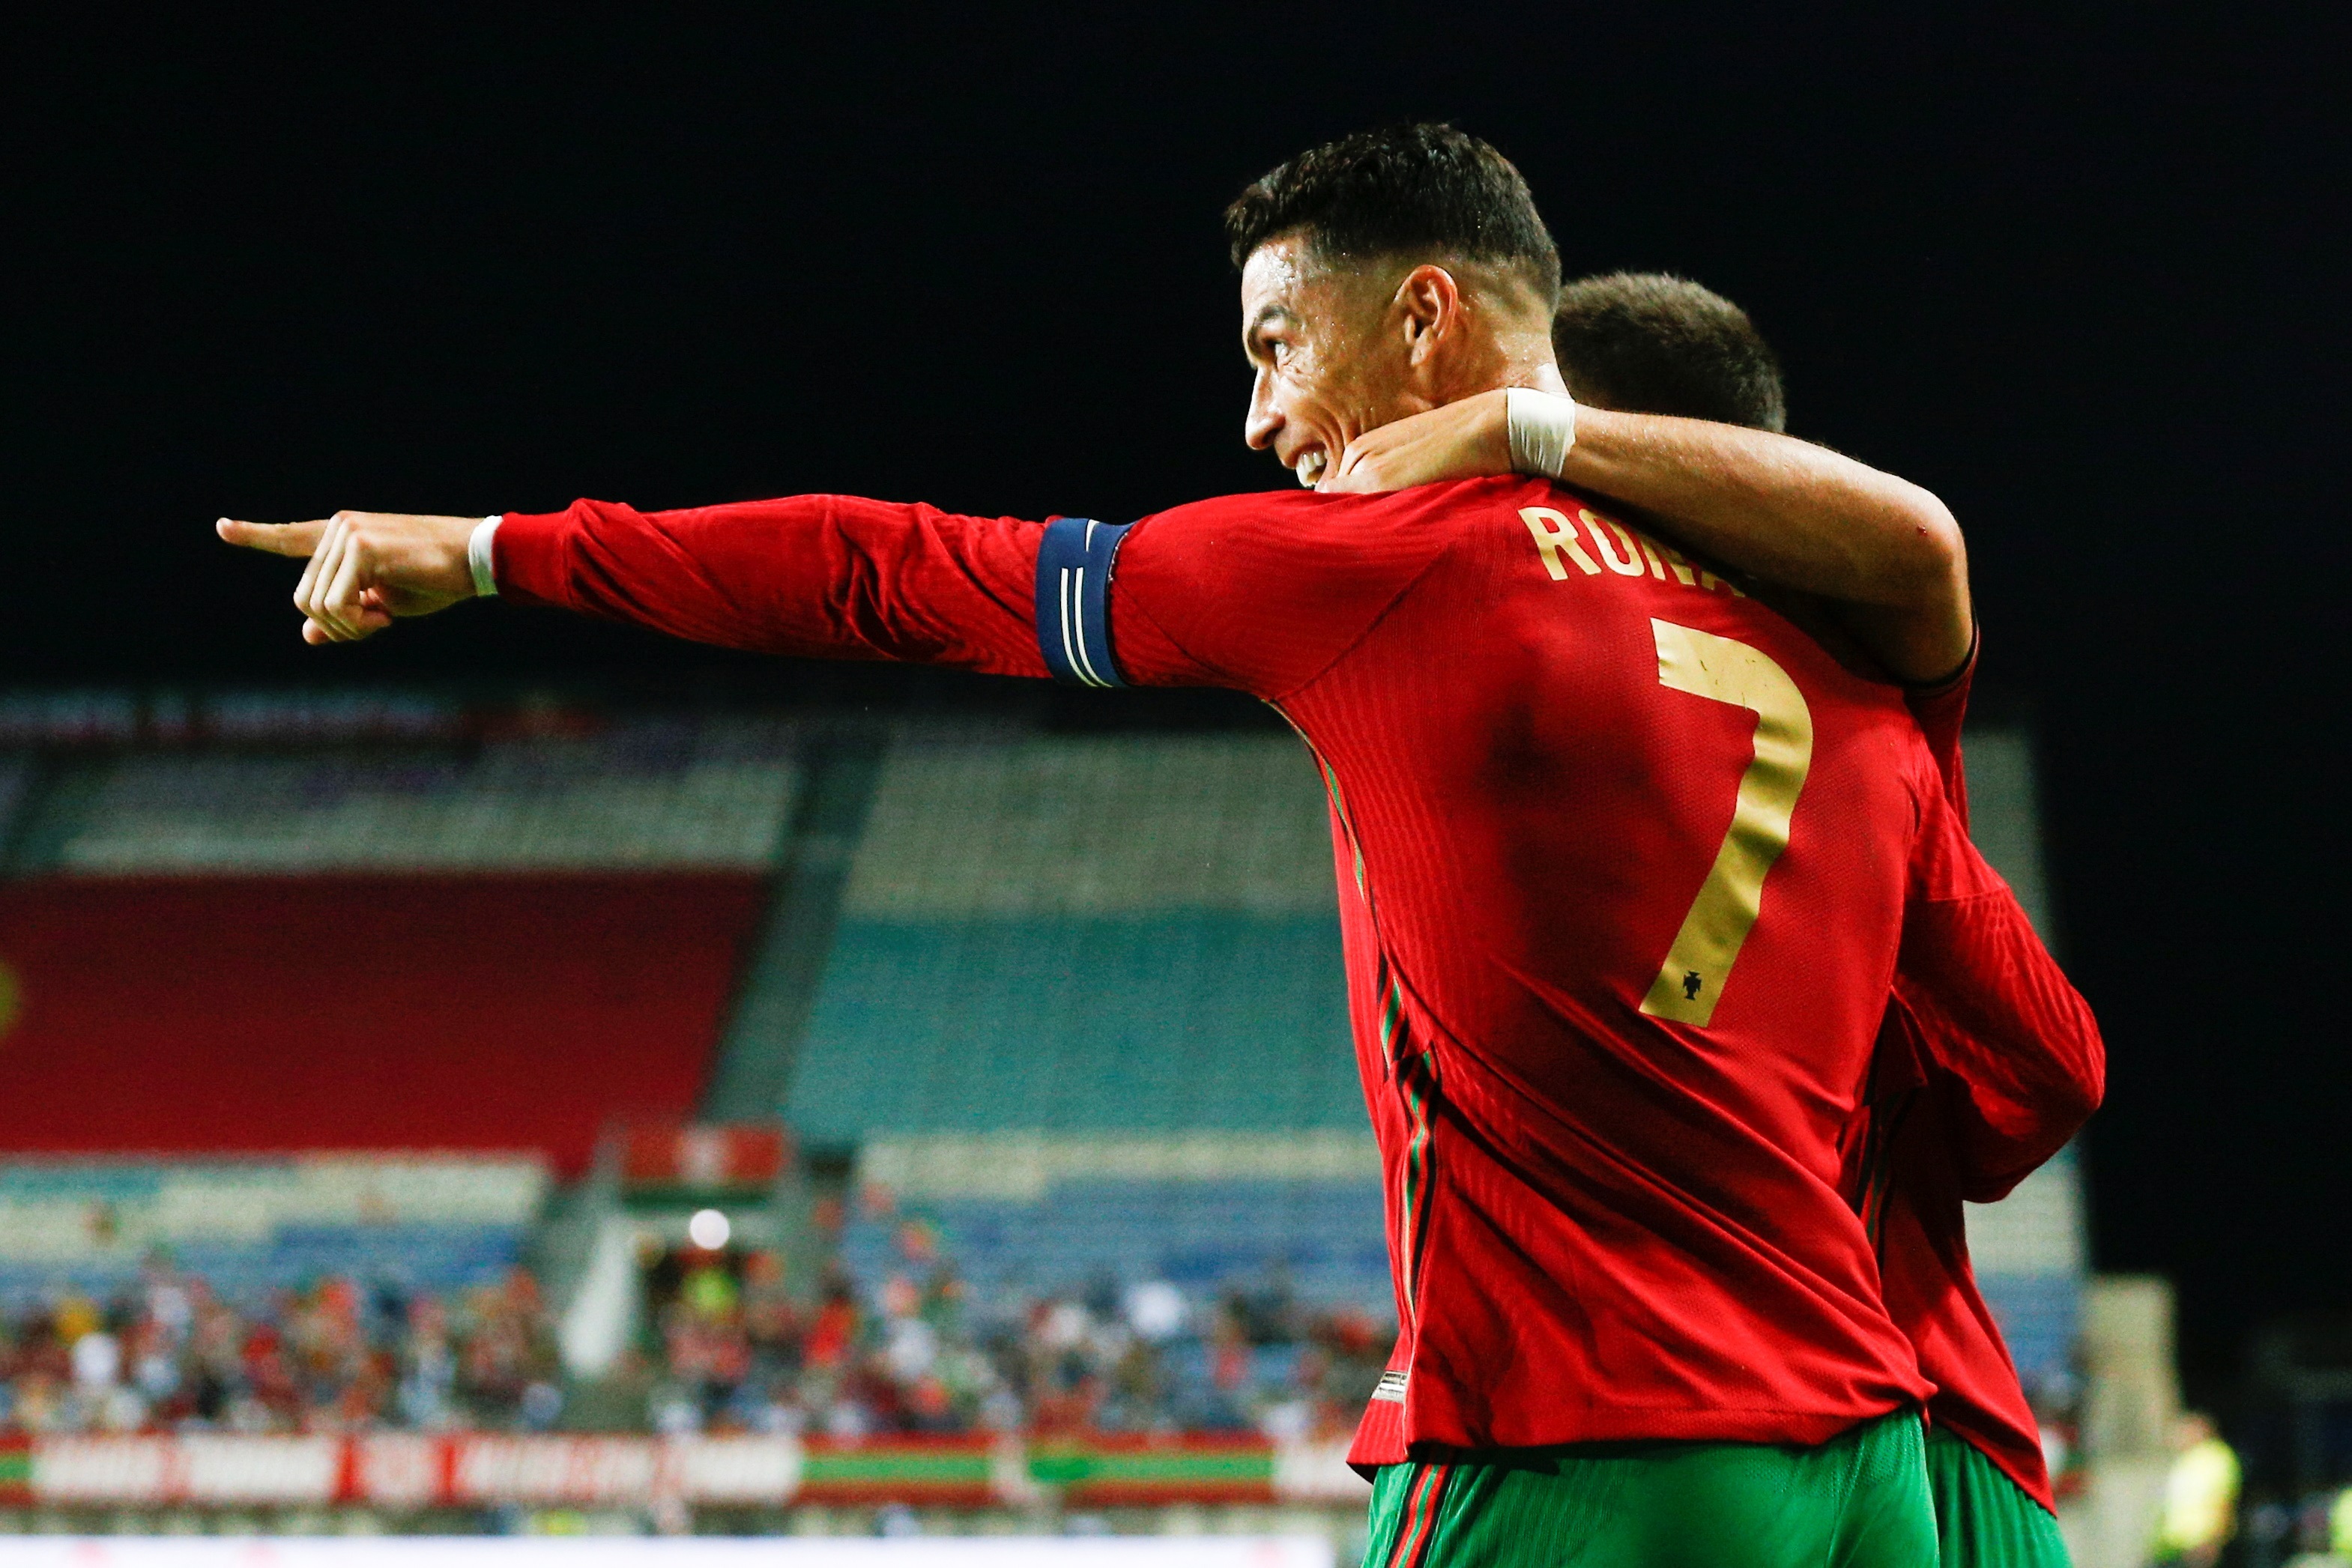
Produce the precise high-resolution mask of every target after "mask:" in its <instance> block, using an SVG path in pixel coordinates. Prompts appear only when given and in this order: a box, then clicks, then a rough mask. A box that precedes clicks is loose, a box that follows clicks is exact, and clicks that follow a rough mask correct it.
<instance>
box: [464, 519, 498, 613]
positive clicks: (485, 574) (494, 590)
mask: <svg viewBox="0 0 2352 1568" xmlns="http://www.w3.org/2000/svg"><path fill="white" fill-rule="evenodd" d="M505 516H506V514H505V513H504V512H500V513H499V515H498V516H497V517H484V518H483V519H482V520H481V521H480V522H478V523H476V524H475V525H474V531H473V532H472V533H471V534H468V535H467V537H466V565H467V567H469V568H471V569H472V570H473V573H474V596H475V597H476V598H478V599H496V598H497V597H498V596H499V579H498V574H497V572H495V571H493V570H491V561H490V540H491V539H492V538H495V537H496V536H497V534H498V531H499V521H500V520H501V519H502V518H504V517H505Z"/></svg>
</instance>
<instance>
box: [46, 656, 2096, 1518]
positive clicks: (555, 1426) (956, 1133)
mask: <svg viewBox="0 0 2352 1568" xmlns="http://www.w3.org/2000/svg"><path fill="white" fill-rule="evenodd" d="M321 735H324V736H328V737H332V743H331V744H330V743H326V742H324V741H321V740H320V738H319V737H320V736H321ZM43 737H47V738H46V739H44V738H43ZM61 737H62V738H61ZM28 739H29V740H30V741H33V742H37V743H38V744H40V746H41V747H42V749H41V750H40V751H39V752H38V754H37V755H36V754H33V753H27V752H20V753H17V754H16V755H14V756H7V757H0V822H6V823H8V824H9V826H8V830H7V832H6V835H5V846H6V862H7V867H8V872H9V874H8V875H7V877H6V879H5V880H4V881H0V1035H5V1050H0V1149H5V1150H6V1151H7V1155H8V1161H7V1163H6V1164H0V1525H5V1521H6V1519H7V1517H8V1510H9V1508H10V1507H11V1506H12V1500H15V1504H23V1505H26V1506H29V1504H26V1503H25V1500H26V1499H38V1500H41V1505H42V1506H57V1507H65V1508H70V1507H77V1506H82V1505H84V1504H89V1505H97V1504H101V1503H108V1504H110V1503H116V1502H121V1501H123V1500H132V1501H136V1502H138V1503H140V1504H141V1505H142V1506H148V1505H152V1506H165V1505H173V1506H177V1505H179V1504H183V1503H197V1504H202V1505H204V1506H215V1505H219V1504H224V1503H226V1502H234V1501H240V1500H241V1501H242V1502H244V1503H247V1504H253V1505H256V1506H258V1505H260V1504H261V1503H263V1502H267V1501H269V1500H275V1502H276V1503H277V1504H278V1505H282V1506H292V1505H293V1504H295V1503H298V1502H299V1503H301V1504H304V1505H306V1506H308V1505H317V1506H327V1505H330V1504H332V1505H336V1506H361V1505H366V1506H385V1507H400V1508H410V1507H428V1506H429V1507H434V1508H446V1509H464V1508H472V1507H491V1506H497V1507H506V1506H511V1505H517V1504H527V1505H530V1506H542V1505H544V1506H556V1505H559V1504H562V1505H576V1506H592V1505H593V1506H604V1505H611V1506H616V1507H623V1506H625V1507H627V1508H631V1509H646V1508H652V1507H657V1506H662V1505H663V1504H662V1500H663V1499H665V1498H667V1499H670V1500H676V1499H678V1498H681V1497H683V1498H688V1499H691V1500H694V1501H695V1502H696V1504H697V1506H702V1505H705V1504H708V1505H710V1506H723V1507H738V1506H740V1507H757V1508H763V1509H773V1508H782V1507H786V1506H793V1507H798V1506H802V1505H803V1504H811V1503H820V1504H824V1505H825V1506H835V1505H843V1506H851V1507H874V1506H881V1505H886V1504H897V1503H907V1502H923V1501H928V1502H930V1503H934V1504H939V1505H941V1506H953V1507H958V1508H1030V1507H1034V1506H1037V1505H1038V1502H1039V1500H1040V1499H1045V1498H1054V1499H1059V1500H1062V1501H1064V1502H1065V1503H1066V1505H1068V1506H1071V1507H1077V1506H1081V1505H1083V1506H1105V1507H1109V1506H1126V1505H1130V1504H1140V1503H1147V1502H1154V1501H1159V1502H1168V1501H1183V1502H1187V1503H1201V1504H1206V1503H1218V1502H1234V1503H1253V1504H1265V1503H1269V1502H1272V1501H1275V1500H1278V1499H1288V1500H1308V1501H1312V1502H1314V1503H1315V1504H1316V1506H1335V1507H1338V1508H1339V1509H1341V1510H1342V1511H1344V1512H1345V1514H1346V1516H1347V1517H1348V1518H1349V1519H1350V1520H1353V1519H1355V1518H1356V1517H1357V1512H1356V1511H1357V1510H1358V1509H1359V1508H1360V1482H1359V1481H1358V1480H1356V1479H1354V1478H1353V1477H1352V1476H1350V1475H1349V1473H1348V1472H1347V1471H1346V1470H1345V1469H1344V1468H1343V1467H1342V1466H1341V1465H1340V1464H1339V1453H1340V1452H1341V1450H1342V1448H1344V1441H1345V1436H1346V1433H1347V1431H1348V1429H1349V1427H1350V1426H1351V1425H1352V1423H1353V1421H1354V1419H1355V1416H1356V1415H1357V1414H1358V1412H1359V1411H1360V1408H1361V1406H1362V1401H1363V1399H1364V1398H1365V1397H1366V1396H1367V1395H1368V1394H1369V1392H1370V1388H1371V1386H1372V1383H1373V1381H1374V1379H1376V1377H1377V1375H1378V1374H1379V1370H1380V1368H1381V1364H1382V1362H1383V1360H1384V1358H1385V1356H1386V1354H1387V1352H1388V1349H1389V1346H1390V1344H1391V1340H1392V1336H1393V1333H1394V1321H1393V1320H1394V1303H1393V1296H1392V1292H1391V1286H1390V1281H1389V1276H1388V1267H1387V1260H1386V1253H1385V1247H1384V1243H1383V1228H1382V1220H1381V1183H1380V1175H1379V1166H1378V1161H1377V1158H1376V1155H1375V1152H1374V1150H1373V1147H1372V1145H1371V1143H1370V1137H1369V1134H1368V1131H1367V1129H1366V1125H1365V1119H1364V1112H1363V1107H1362V1102H1361V1092H1360V1088H1359V1086H1358V1084H1357V1082H1356V1073H1355V1065H1354V1060H1353V1054H1352V1051H1351V1049H1350V1045H1349V1034H1348V1025H1347V1011H1346V996H1345V991H1344V979H1343V974H1342V969H1341V965H1340V956H1339V931H1338V919H1337V911H1336V908H1335V891H1334V877H1333V874H1332V849H1331V840H1330V832H1329V827H1328V818H1327V814H1326V810H1325V805H1324V800H1323V797H1322V794H1321V790H1320V788H1319V784H1318V779H1317V778H1316V775H1315V772H1314V769H1313V767H1312V765H1311V762H1310V761H1309V759H1308V758H1307V757H1306V755H1305V754H1304V752H1303V750H1302V748H1301V747H1300V746H1299V745H1298V743H1297V741H1296V739H1294V738H1293V737H1289V736H1288V735H1286V734H1281V733H1276V732H1267V733H1235V732H1224V731H1219V732H1202V733H1177V734H1171V733H1124V734H1116V735H1053V734H1044V733H1040V732H1038V731H1037V730H1035V729H1034V728H1029V727H1020V726H1016V725H1011V724H1006V725H1000V726H998V727H993V728H989V727H978V726H973V725H969V724H961V723H942V722H938V721H911V720H908V721H899V722H895V723H893V722H889V721H885V720H877V719H874V718H872V717H871V716H865V715H852V714H846V713H832V714H824V715H818V716H814V718H810V717H803V718H802V719H799V720H795V721H790V722H787V721H782V720H774V719H739V718H724V717H719V718H714V717H700V718H694V719H685V718H668V719H660V720H650V721H647V720H638V721H628V722H620V723H614V722H607V721H605V720H603V719H601V718H599V717H598V716H595V715H593V714H586V713H576V712H554V713H550V714H542V715H539V716H530V715H529V714H520V715H519V714H517V713H516V712H513V711H508V712H505V713H488V714H485V713H484V712H481V711H478V710H474V709H469V708H467V707H466V706H464V705H462V704H457V703H454V702H447V701H439V700H434V701H427V700H423V699H417V700H407V699H394V698H390V697H386V698H381V699H371V700H370V701H368V702H364V703H361V702H343V703H331V702H325V701H324V700H323V699H321V701H320V703H318V704H313V705H310V706H301V705H292V706H289V704H288V703H286V702H282V701H281V702H278V703H276V704H274V705H273V704H271V703H265V702H259V701H253V702H247V701H243V700H240V699H236V698H234V697H226V698H222V697H216V698H212V699H207V700H206V701H205V703H203V704H191V705H176V704H175V701H173V700H166V699H163V698H158V697H154V696H148V697H142V698H139V699H136V700H130V699H125V700H120V701H117V700H112V699H105V698H102V697H101V696H100V695H80V696H77V697H74V698H72V699H71V700H67V699H65V698H57V699H47V700H44V701H43V702H37V703H32V702H18V701H14V700H11V699H0V741H9V740H14V741H17V742H20V743H22V742H26V741H27V740H28ZM1969 758H1970V765H1971V773H1972V777H1973V779H1974V781H1975V789H1974V795H1975V817H1976V821H1977V824H1978V832H1979V840H1980V841H1982V842H1984V843H1985V845H1986V847H1987V851H1988V853H1989V855H1990V857H1991V858H1992V859H1993V860H1994V861H1995V862H1996V864H1999V865H2000V867H2001V868H2002V869H2003V871H2004V872H2005V873H2007V874H2008V875H2009V876H2010V877H2011V881H2012V882H2013V883H2015V884H2016V885H2017V886H2018V888H2019V890H2020V893H2021V895H2022V896H2023V898H2024V901H2025V903H2026V904H2027V907H2028V909H2029V911H2030V912H2031V913H2032V915H2033V917H2034V918H2035V920H2036V921H2037V923H2040V924H2042V926H2043V929H2044V930H2045V931H2047V930H2048V929H2049V920H2050V912H2049V907H2048V899H2047V896H2046V893H2045V889H2044V883H2043V881H2042V874H2041V866H2040V863H2039V860H2038V853H2039V849H2038V839H2037V837H2036V833H2035V824H2034V813H2033V802H2032V774H2031V761H2032V759H2031V755H2030V751H2029V749H2028V748H2027V747H2026V746H2025V744H2024V742H2023V741H2022V739H2021V737H2011V736H2005V735H2003V734H2001V733H2000V732H1984V733H1975V732H1972V734H1971V736H1970V738H1969ZM420 976H423V977H429V978H428V979H427V980H426V981H425V983H420V981H419V977H420ZM718 1122H727V1123H730V1124H734V1125H732V1126H730V1127H728V1128H725V1129H721V1128H719V1127H716V1126H714V1125H712V1124H714V1123H718ZM780 1123H781V1127H780ZM782 1128H789V1130H790V1135H789V1136H787V1135H786V1134H784V1133H783V1132H782ZM322 1148H331V1149H336V1150H339V1151H342V1152H340V1153H337V1154H334V1155H317V1154H315V1153H306V1152H303V1151H316V1150H319V1149H322ZM647 1149H654V1150H656V1153H657V1154H658V1155H659V1157H658V1158H655V1157H654V1156H653V1155H647V1154H646V1150H647ZM126 1150H129V1151H136V1156H137V1157H125V1155H124V1151H126ZM416 1150H434V1151H443V1152H441V1153H436V1154H430V1155H420V1154H416V1153H414V1152H413V1151H416ZM747 1150H756V1151H766V1152H765V1153H762V1154H761V1155H760V1157H759V1158H757V1159H753V1158H751V1156H750V1155H748V1154H745V1153H744V1151H747ZM795 1150H797V1151H798V1155H811V1156H813V1158H811V1159H805V1160H804V1159H801V1158H799V1157H798V1155H795V1154H794V1151H795ZM448 1151H457V1153H450V1152H448ZM665 1151H666V1152H665ZM649 1160H650V1162H651V1163H650V1164H648V1161H649ZM739 1167H740V1168H739ZM812 1172H814V1177H813V1179H814V1187H812V1186H810V1185H809V1182H810V1181H811V1179H812V1177H811V1173H812ZM581 1177H586V1178H587V1179H584V1180H583V1179H575V1178H581ZM2079 1180H2080V1177H2079V1171H2078V1167H2077V1166H2076V1165H2075V1164H2074V1160H2073V1158H2072V1156H2071V1155H2069V1156H2067V1157H2065V1158H2063V1159H2062V1160H2061V1161H2060V1162H2057V1163H2055V1164H2053V1166H2051V1167H2050V1168H2049V1169H2047V1170H2045V1171H2044V1172H2042V1173H2040V1174H2038V1175H2037V1176H2035V1177H2033V1178H2032V1180H2031V1181H2029V1182H2028V1183H2027V1184H2026V1186H2024V1187H2023V1188H2022V1189H2021V1192H2020V1194H2019V1195H2018V1196H2017V1197H2015V1198H2014V1199H2012V1200H2011V1202H2009V1203H2006V1204H2003V1205H2000V1206H1997V1207H1994V1208H1992V1209H1988V1210H1979V1211H1976V1212H1975V1213H1974V1214H1972V1217H1971V1232H1972V1237H1973V1238H1974V1239H1975V1243H1976V1248H1977V1251H1978V1257H1979V1269H1980V1271H1981V1274H1982V1277H1983V1281H1984V1284H1985V1288H1986V1291H1987V1295H1988V1297H1989V1299H1990V1300H1991V1301H1992V1302H1993V1304H1994V1307H1995V1310H1996V1312H1998V1313H1999V1314H2000V1317H2001V1318H2002V1321H2003V1322H2004V1323H2005V1324H2006V1325H2007V1327H2008V1329H2009V1332H2010V1333H2011V1338H2012V1342H2013V1343H2014V1345H2015V1347H2016V1350H2017V1354H2018V1359H2019V1362H2020V1365H2021V1369H2022V1370H2024V1371H2025V1373H2026V1375H2027V1377H2028V1380H2029V1382H2030V1383H2032V1384H2034V1385H2036V1387H2037V1391H2038V1394H2039V1396H2042V1397H2043V1398H2044V1399H2045V1401H2046V1402H2051V1403H2054V1404H2058V1405H2063V1403H2064V1401H2066V1400H2067V1399H2068V1398H2070V1397H2072V1395H2071V1393H2070V1385H2069V1377H2070V1371H2069V1369H2070V1366H2071V1359H2070V1358H2071V1356H2072V1354H2073V1349H2074V1332H2075V1323H2076V1321H2077V1316H2078V1301H2079V1298H2080V1293H2081V1289H2082V1282H2083V1279H2084V1249H2083V1245H2082V1223H2081V1212H2080V1203H2081V1199H2080V1193H2079ZM712 1207H718V1208H720V1209H723V1210H725V1211H726V1215H727V1218H728V1221H729V1223H728V1225H727V1227H726V1238H727V1239H724V1240H722V1241H720V1242H719V1244H717V1245H715V1246H713V1245H709V1244H706V1243H702V1242H698V1241H696V1240H694V1239H691V1238H692V1237H693V1236H695V1235H697V1234H702V1235H706V1236H707V1235H709V1234H710V1232H709V1228H708V1227H707V1225H706V1226H705V1228H704V1229H703V1230H701V1231H700V1232H697V1230H696V1229H695V1222H696V1221H697V1220H705V1219H707V1218H708V1217H709V1211H710V1209H711V1208H712ZM233 1442H251V1443H256V1444H276V1445H278V1447H276V1448H267V1449H266V1450H265V1449H264V1448H252V1449H250V1450H246V1449H238V1450H236V1454H237V1455H243V1456H244V1457H242V1458H236V1456H235V1455H232V1454H231V1450H230V1449H229V1448H216V1447H207V1445H215V1446H217V1445H220V1444H229V1443H233ZM160 1443H170V1444H176V1445H182V1447H181V1448H173V1449H170V1450H168V1451H167V1450H165V1449H162V1448H155V1447H154V1445H156V1444H160ZM110 1444H111V1445H115V1446H114V1447H109V1446H108V1445H110ZM140 1444H147V1445H149V1447H147V1448H139V1447H137V1445H140ZM11 1445H15V1447H11ZM123 1445H130V1446H129V1447H125V1446H123ZM1007 1445H1015V1447H1014V1448H1012V1449H1010V1450H1008V1448H1007V1447H1006V1446H1007ZM1008 1451H1011V1452H1013V1454H1014V1456H1015V1457H1014V1458H1011V1459H1007V1458H1005V1455H1006V1453H1007V1452H1008ZM158 1455H167V1456H168V1455H176V1456H177V1457H176V1458H168V1462H167V1460H166V1458H158V1457H157V1456H158ZM27 1456H28V1457H27ZM208 1456H209V1457H208ZM223 1456H226V1457H223ZM272 1456H274V1457H272ZM265 1458H266V1459H267V1463H265V1462H264V1460H265ZM232 1459H234V1462H233V1463H232ZM215 1462H217V1463H218V1464H219V1465H221V1466H223V1467H226V1468H225V1469H219V1470H218V1471H217V1472H215V1470H212V1469H206V1467H207V1466H210V1465H214V1464H215ZM240 1465H242V1466H245V1467H247V1468H246V1469H237V1468H236V1467H237V1466H240ZM12 1466H13V1467H15V1468H13V1469H12ZM142 1466H143V1467H146V1468H144V1469H142V1468H141V1467H142ZM272 1467H275V1468H274V1469H273V1468H272ZM265 1472H267V1474H265ZM12 1478H15V1479H12ZM207 1478H210V1479H207ZM239 1478H243V1479H239ZM273 1478H274V1479H273ZM12 1487H13V1488H16V1489H17V1490H14V1491H12V1490H11V1488H12ZM240 1489H242V1490H240ZM1334 1517H1335V1518H1336V1517H1339V1516H1338V1515H1335V1516H1334ZM450 1521H455V1522H450ZM445 1523H448V1524H449V1527H451V1528H475V1527H477V1526H476V1525H474V1524H472V1523H468V1522H467V1516H463V1515H458V1514H453V1515H449V1516H447V1517H446V1519H445ZM1345 1528H1349V1529H1353V1528H1355V1526H1354V1525H1353V1524H1349V1525H1347V1526H1346V1527H1345Z"/></svg>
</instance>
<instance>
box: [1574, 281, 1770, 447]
mask: <svg viewBox="0 0 2352 1568" xmlns="http://www.w3.org/2000/svg"><path fill="white" fill-rule="evenodd" d="M1551 346H1552V352H1553V353H1555V354H1556V355H1558V356H1559V373H1560V375H1561V376H1562V377H1563V378H1564V379H1565V380H1566V381H1567V382H1568V390H1569V391H1570V392H1571V393H1572V394H1574V395H1575V396H1576V397H1577V398H1578V399H1579V400H1580V401H1582V402H1590V403H1593V404H1596V405H1598V406H1599V407H1601V408H1607V409H1614V410H1615V411H1617V412H1618V413H1664V414H1675V415H1679V416H1680V417H1682V418H1684V419H1711V420H1714V421H1716V422H1717V423H1721V424H1745V425H1748V426H1750V427H1751V428H1753V429H1757V430H1773V431H1780V430H1786V429H1787V428H1788V424H1789V400H1788V396H1787V393H1786V392H1785V390H1784V389H1783V387H1782V386H1781V383H1780V360H1779V359H1778V358H1777V357H1776V356H1775V355H1774V354H1773V352H1772V345H1771V344H1769V343H1767V342H1766V341H1765V340H1764V335H1763V334H1762V333H1761V332H1759V331H1758V330H1757V329H1756V323H1754V322H1753V321H1750V320H1749V319H1748V312H1747V311H1745V310H1742V309H1741V308H1739V307H1738V306H1737V305H1734V304H1733V303H1732V302H1731V301H1730V300H1728V299H1726V298H1724V297H1723V296H1722V295H1720V294H1717V293H1716V292H1715V291H1714V290H1713V289H1711V288H1704V287H1700V286H1699V285H1697V284H1696V283H1693V282H1692V281H1691V280H1690V279H1689V278H1687V277H1671V276H1669V275H1668V274H1666V273H1663V272H1612V273H1611V274H1609V275H1608V276H1607V277H1580V278H1578V279H1577V280H1576V281H1575V282H1574V283H1571V284H1570V285H1569V286H1568V287H1566V288H1564V289H1562V290H1561V291H1560V297H1559V313H1558V314H1557V315H1555V316H1554V317H1553V318H1552V325H1551Z"/></svg>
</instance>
